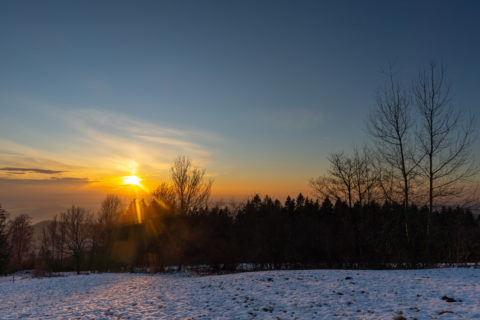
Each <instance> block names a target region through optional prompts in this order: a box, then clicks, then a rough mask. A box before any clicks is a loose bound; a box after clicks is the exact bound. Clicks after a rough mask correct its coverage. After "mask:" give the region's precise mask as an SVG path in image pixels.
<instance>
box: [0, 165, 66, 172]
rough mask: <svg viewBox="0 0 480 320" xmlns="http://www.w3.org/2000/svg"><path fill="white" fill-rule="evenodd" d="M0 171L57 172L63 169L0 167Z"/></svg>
mask: <svg viewBox="0 0 480 320" xmlns="http://www.w3.org/2000/svg"><path fill="white" fill-rule="evenodd" d="M0 171H7V173H12V174H25V173H44V174H58V173H63V172H65V171H60V170H47V169H37V168H8V167H7V168H0Z"/></svg>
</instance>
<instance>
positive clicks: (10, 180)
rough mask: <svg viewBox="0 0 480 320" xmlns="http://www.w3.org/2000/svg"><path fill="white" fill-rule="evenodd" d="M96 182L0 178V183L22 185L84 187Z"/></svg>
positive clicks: (64, 179)
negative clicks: (70, 185) (77, 185)
mask: <svg viewBox="0 0 480 320" xmlns="http://www.w3.org/2000/svg"><path fill="white" fill-rule="evenodd" d="M92 182H96V181H91V180H89V179H88V178H72V177H51V178H50V179H13V178H0V183H16V184H18V183H23V184H32V183H33V184H44V183H47V184H59V183H60V184H81V185H85V184H88V183H92Z"/></svg>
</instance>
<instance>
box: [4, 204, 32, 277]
mask: <svg viewBox="0 0 480 320" xmlns="http://www.w3.org/2000/svg"><path fill="white" fill-rule="evenodd" d="M31 221H32V218H30V216H28V215H26V214H22V215H19V216H17V217H15V218H14V219H13V220H12V221H10V222H9V226H8V238H9V242H10V263H11V264H12V265H13V266H14V268H15V269H17V270H18V269H22V268H24V267H25V265H24V263H25V258H26V257H28V256H29V255H30V253H31V250H32V235H33V227H32V222H31Z"/></svg>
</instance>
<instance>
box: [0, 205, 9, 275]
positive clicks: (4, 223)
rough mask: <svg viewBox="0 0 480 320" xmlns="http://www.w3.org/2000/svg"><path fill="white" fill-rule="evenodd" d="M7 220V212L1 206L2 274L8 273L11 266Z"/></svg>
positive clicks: (0, 258) (0, 256) (0, 272)
mask: <svg viewBox="0 0 480 320" xmlns="http://www.w3.org/2000/svg"><path fill="white" fill-rule="evenodd" d="M7 218H8V215H7V211H5V209H3V208H2V205H1V204H0V274H4V273H6V272H7V266H8V264H9V259H8V258H9V250H8V249H9V248H8V247H9V244H8V237H7V235H8V234H7Z"/></svg>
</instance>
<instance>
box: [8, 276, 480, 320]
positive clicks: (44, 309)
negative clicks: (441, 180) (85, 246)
mask: <svg viewBox="0 0 480 320" xmlns="http://www.w3.org/2000/svg"><path fill="white" fill-rule="evenodd" d="M442 297H443V299H442ZM447 300H448V301H451V302H448V301H447ZM453 300H455V302H453ZM402 317H404V318H405V319H473V318H478V319H480V269H473V268H469V269H463V268H458V269H457V268H450V269H433V270H406V271H403V270H402V271H356V270H308V271H270V272H252V273H240V274H231V275H221V276H205V277H193V276H189V275H187V274H170V275H144V274H143V275H142V274H90V275H80V276H76V275H72V276H67V277H56V278H36V279H32V278H23V279H19V280H16V281H15V282H12V281H11V278H0V319H18V318H30V319H56V318H58V319H75V318H81V319H85V318H86V319H118V318H120V319H127V318H130V319H211V318H213V319H254V318H256V319H335V318H344V319H395V318H397V319H403V318H402Z"/></svg>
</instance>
